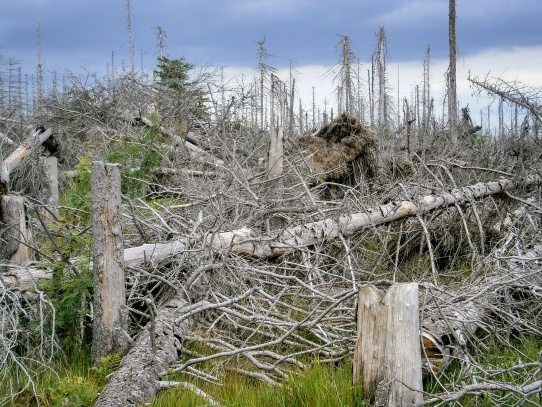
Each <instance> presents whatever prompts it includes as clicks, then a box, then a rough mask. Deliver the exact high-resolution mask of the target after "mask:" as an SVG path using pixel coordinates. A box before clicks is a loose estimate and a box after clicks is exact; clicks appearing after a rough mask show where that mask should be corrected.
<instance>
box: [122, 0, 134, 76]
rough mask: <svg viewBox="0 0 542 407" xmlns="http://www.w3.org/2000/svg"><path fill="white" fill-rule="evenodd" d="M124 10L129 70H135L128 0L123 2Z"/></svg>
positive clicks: (130, 4)
mask: <svg viewBox="0 0 542 407" xmlns="http://www.w3.org/2000/svg"><path fill="white" fill-rule="evenodd" d="M124 7H125V11H126V31H127V34H128V51H129V53H130V72H131V73H132V74H133V73H134V72H135V52H134V40H133V37H132V3H131V1H130V0H126V2H125V6H124Z"/></svg>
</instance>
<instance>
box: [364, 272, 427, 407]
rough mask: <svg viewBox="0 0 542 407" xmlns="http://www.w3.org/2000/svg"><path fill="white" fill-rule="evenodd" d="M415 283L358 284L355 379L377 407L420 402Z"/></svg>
mask: <svg viewBox="0 0 542 407" xmlns="http://www.w3.org/2000/svg"><path fill="white" fill-rule="evenodd" d="M420 358H421V351H420V323H419V313H418V285H417V284H415V283H412V284H395V285H393V286H392V287H390V288H389V289H388V292H387V293H384V292H383V291H382V290H380V289H378V288H376V287H375V286H374V285H370V284H369V285H363V286H360V287H359V297H358V315H357V343H356V348H355V351H354V362H353V363H354V366H353V380H354V385H360V384H361V386H362V389H363V396H364V398H365V397H368V398H371V399H372V401H373V402H376V403H377V405H379V406H390V407H392V406H408V405H412V404H415V403H419V402H422V401H423V393H422V390H423V387H422V368H421V363H420Z"/></svg>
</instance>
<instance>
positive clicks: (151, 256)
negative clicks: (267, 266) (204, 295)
mask: <svg viewBox="0 0 542 407" xmlns="http://www.w3.org/2000/svg"><path fill="white" fill-rule="evenodd" d="M539 182H540V177H538V176H535V175H530V176H527V177H525V178H522V179H519V180H512V179H503V180H500V181H493V182H488V183H478V184H475V185H471V186H467V187H463V188H458V189H453V190H451V191H449V192H444V193H442V194H432V195H426V196H423V197H422V198H421V199H419V200H416V201H400V202H391V203H388V204H385V205H381V206H378V207H376V208H369V209H368V210H367V211H365V212H357V213H353V214H350V215H341V216H339V217H338V218H326V219H322V220H320V221H317V222H311V223H305V224H303V225H298V226H292V227H289V228H286V229H284V230H283V231H282V232H280V233H279V234H278V235H276V236H259V235H258V234H257V233H256V232H254V230H252V229H250V228H241V229H236V230H233V231H227V232H217V233H213V234H209V235H208V237H207V241H206V244H207V245H210V246H212V247H213V249H215V250H227V251H230V252H231V253H234V254H239V255H245V256H249V257H257V258H264V259H265V258H267V259H269V258H276V257H279V256H282V255H284V254H287V253H291V252H293V251H295V250H297V249H299V248H302V247H306V246H310V245H313V244H315V243H317V242H322V241H324V240H332V239H336V238H339V237H340V236H349V235H352V234H354V233H356V232H358V231H360V230H362V229H364V228H367V227H373V226H376V225H381V224H385V223H388V222H392V221H395V220H399V219H402V218H406V217H409V216H413V215H416V214H423V213H427V212H430V211H433V210H435V209H441V208H446V207H449V206H453V205H456V204H458V205H462V204H465V203H468V202H471V201H472V200H475V199H481V198H485V197H488V196H491V195H495V194H500V193H503V192H505V191H510V190H513V189H515V188H518V187H519V186H529V185H534V184H537V183H539ZM187 244H188V242H187V240H186V239H184V238H183V239H179V240H175V241H172V242H169V243H157V244H144V245H142V246H138V247H132V248H129V249H125V251H124V259H125V263H126V265H132V264H137V263H142V262H145V261H153V262H159V261H161V260H163V259H166V258H167V257H170V256H173V255H175V254H179V253H182V251H183V250H185V248H186V246H187ZM34 275H36V276H37V277H38V278H39V277H48V276H50V274H49V273H44V271H43V270H36V269H32V268H26V269H21V268H17V269H14V270H12V271H11V273H10V276H6V277H5V281H6V282H7V283H11V284H20V285H22V286H25V285H28V284H31V283H32V281H34V278H35V277H34Z"/></svg>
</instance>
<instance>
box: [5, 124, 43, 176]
mask: <svg viewBox="0 0 542 407" xmlns="http://www.w3.org/2000/svg"><path fill="white" fill-rule="evenodd" d="M52 134H53V131H52V130H51V129H47V130H45V131H41V130H39V131H36V132H35V133H34V134H32V135H31V136H30V137H29V138H27V139H26V140H25V141H24V143H23V144H22V145H21V146H19V147H17V149H16V150H15V151H14V152H13V153H11V154H10V155H9V157H8V158H6V159H5V160H4V161H2V163H0V179H1V180H2V181H3V182H4V183H5V184H6V186H7V187H9V177H10V175H11V172H12V171H13V170H14V169H15V168H16V167H17V166H18V165H19V164H20V163H21V161H22V160H23V159H24V158H25V157H26V156H27V155H28V154H30V151H32V148H34V147H36V146H39V145H42V144H43V143H44V142H45V140H47V139H48V138H49V137H50V136H51V135H52Z"/></svg>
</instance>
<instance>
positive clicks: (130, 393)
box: [95, 297, 193, 407]
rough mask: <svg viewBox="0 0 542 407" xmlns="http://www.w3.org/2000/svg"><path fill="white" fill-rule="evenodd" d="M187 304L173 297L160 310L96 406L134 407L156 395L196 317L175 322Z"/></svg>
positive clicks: (125, 358)
mask: <svg viewBox="0 0 542 407" xmlns="http://www.w3.org/2000/svg"><path fill="white" fill-rule="evenodd" d="M186 305H187V303H186V301H184V300H183V299H181V298H180V297H174V298H172V299H171V300H169V301H168V302H167V303H166V304H165V305H164V306H163V307H162V308H160V310H159V311H158V313H157V315H156V317H155V320H154V321H151V322H150V323H149V326H148V327H146V328H145V329H144V330H143V331H142V333H141V334H140V336H139V337H138V339H137V340H136V343H135V345H134V346H133V347H132V349H131V350H130V351H129V352H128V354H127V355H126V356H125V357H124V358H123V359H122V362H121V364H120V367H119V368H118V370H117V371H116V372H115V373H114V374H113V376H112V377H111V380H110V381H109V384H108V385H107V386H106V388H105V389H104V391H103V392H102V393H101V394H100V396H99V397H98V400H97V401H96V404H95V407H110V406H124V407H131V406H133V407H135V406H139V405H143V403H145V402H148V401H150V400H151V399H152V398H153V397H154V396H155V394H156V392H157V391H158V390H159V389H160V388H161V386H160V380H159V379H160V374H161V373H163V372H164V371H167V369H168V368H169V367H170V366H171V365H172V364H173V363H174V362H175V361H176V360H177V358H178V355H179V352H180V351H181V348H182V341H183V338H184V336H186V334H187V333H188V332H189V331H190V329H191V327H192V325H193V318H187V319H185V320H183V321H182V322H181V323H175V321H176V320H177V319H178V318H180V317H182V316H183V314H184V311H185V307H186Z"/></svg>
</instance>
